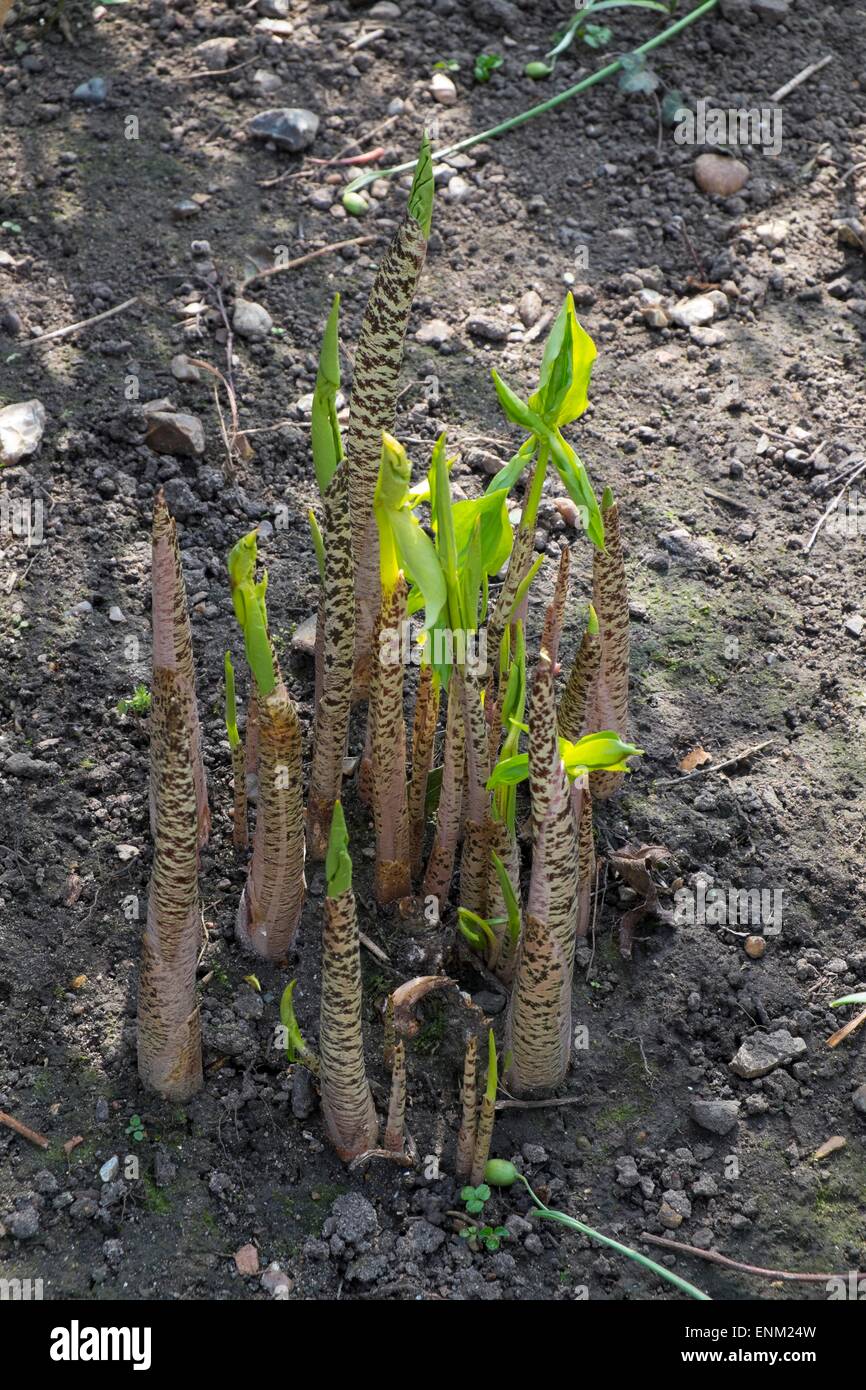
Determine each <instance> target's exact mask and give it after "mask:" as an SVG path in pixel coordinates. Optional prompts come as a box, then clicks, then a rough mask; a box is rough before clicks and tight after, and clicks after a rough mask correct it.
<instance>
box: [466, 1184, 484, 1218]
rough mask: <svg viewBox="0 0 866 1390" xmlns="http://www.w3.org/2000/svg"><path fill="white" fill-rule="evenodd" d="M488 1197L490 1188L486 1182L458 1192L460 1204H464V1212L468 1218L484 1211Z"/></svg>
mask: <svg viewBox="0 0 866 1390" xmlns="http://www.w3.org/2000/svg"><path fill="white" fill-rule="evenodd" d="M489 1196H490V1188H489V1187H488V1186H487V1183H486V1182H483V1183H480V1184H479V1186H478V1187H469V1186H467V1187H464V1188H461V1191H460V1200H461V1202H465V1203H466V1210H467V1211H468V1213H469V1215H470V1216H477V1215H478V1213H479V1212H480V1211H483V1210H484V1203H485V1202H486V1201H487V1199H488V1198H489Z"/></svg>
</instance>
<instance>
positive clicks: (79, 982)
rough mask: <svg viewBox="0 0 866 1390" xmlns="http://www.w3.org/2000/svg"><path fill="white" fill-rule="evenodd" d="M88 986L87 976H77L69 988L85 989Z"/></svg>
mask: <svg viewBox="0 0 866 1390" xmlns="http://www.w3.org/2000/svg"><path fill="white" fill-rule="evenodd" d="M86 984H87V976H86V975H76V976H75V979H74V980H73V981H72V983H71V984H70V986H69V988H70V989H84V986H85V985H86Z"/></svg>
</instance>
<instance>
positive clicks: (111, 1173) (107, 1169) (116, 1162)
mask: <svg viewBox="0 0 866 1390" xmlns="http://www.w3.org/2000/svg"><path fill="white" fill-rule="evenodd" d="M119 1173H120V1159H119V1158H118V1156H117V1154H112V1156H111V1158H109V1159H106V1161H105V1163H103V1165H102V1167H101V1168H100V1170H99V1176H100V1178H101V1179H102V1181H103V1182H114V1180H115V1178H116V1177H118V1175H119Z"/></svg>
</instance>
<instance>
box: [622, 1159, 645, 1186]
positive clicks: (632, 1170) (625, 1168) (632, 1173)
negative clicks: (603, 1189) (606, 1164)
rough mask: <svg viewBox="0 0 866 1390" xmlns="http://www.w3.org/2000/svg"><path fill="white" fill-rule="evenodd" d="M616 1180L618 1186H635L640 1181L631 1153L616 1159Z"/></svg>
mask: <svg viewBox="0 0 866 1390" xmlns="http://www.w3.org/2000/svg"><path fill="white" fill-rule="evenodd" d="M616 1180H617V1184H618V1185H619V1186H620V1187H637V1185H638V1183H639V1182H640V1173H639V1172H638V1170H637V1164H636V1162H635V1160H634V1159H633V1158H632V1156H631V1154H625V1155H624V1156H623V1157H622V1158H618V1159H617V1160H616Z"/></svg>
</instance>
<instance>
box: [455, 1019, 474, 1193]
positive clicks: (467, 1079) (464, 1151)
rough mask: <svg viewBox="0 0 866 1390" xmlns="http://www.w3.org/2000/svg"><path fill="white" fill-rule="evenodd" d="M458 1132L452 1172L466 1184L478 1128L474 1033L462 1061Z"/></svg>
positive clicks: (470, 1169) (467, 1042)
mask: <svg viewBox="0 0 866 1390" xmlns="http://www.w3.org/2000/svg"><path fill="white" fill-rule="evenodd" d="M462 1105H463V1109H462V1117H461V1120H460V1131H459V1133H458V1135H457V1157H456V1159H455V1164H454V1171H455V1173H456V1176H457V1180H458V1182H466V1181H467V1179H468V1178H469V1174H470V1173H471V1172H472V1158H473V1155H474V1153H475V1131H476V1129H477V1128H478V1037H477V1035H476V1034H475V1033H473V1034H472V1036H471V1037H470V1038H467V1040H466V1055H465V1057H464V1059H463V1101H462Z"/></svg>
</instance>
